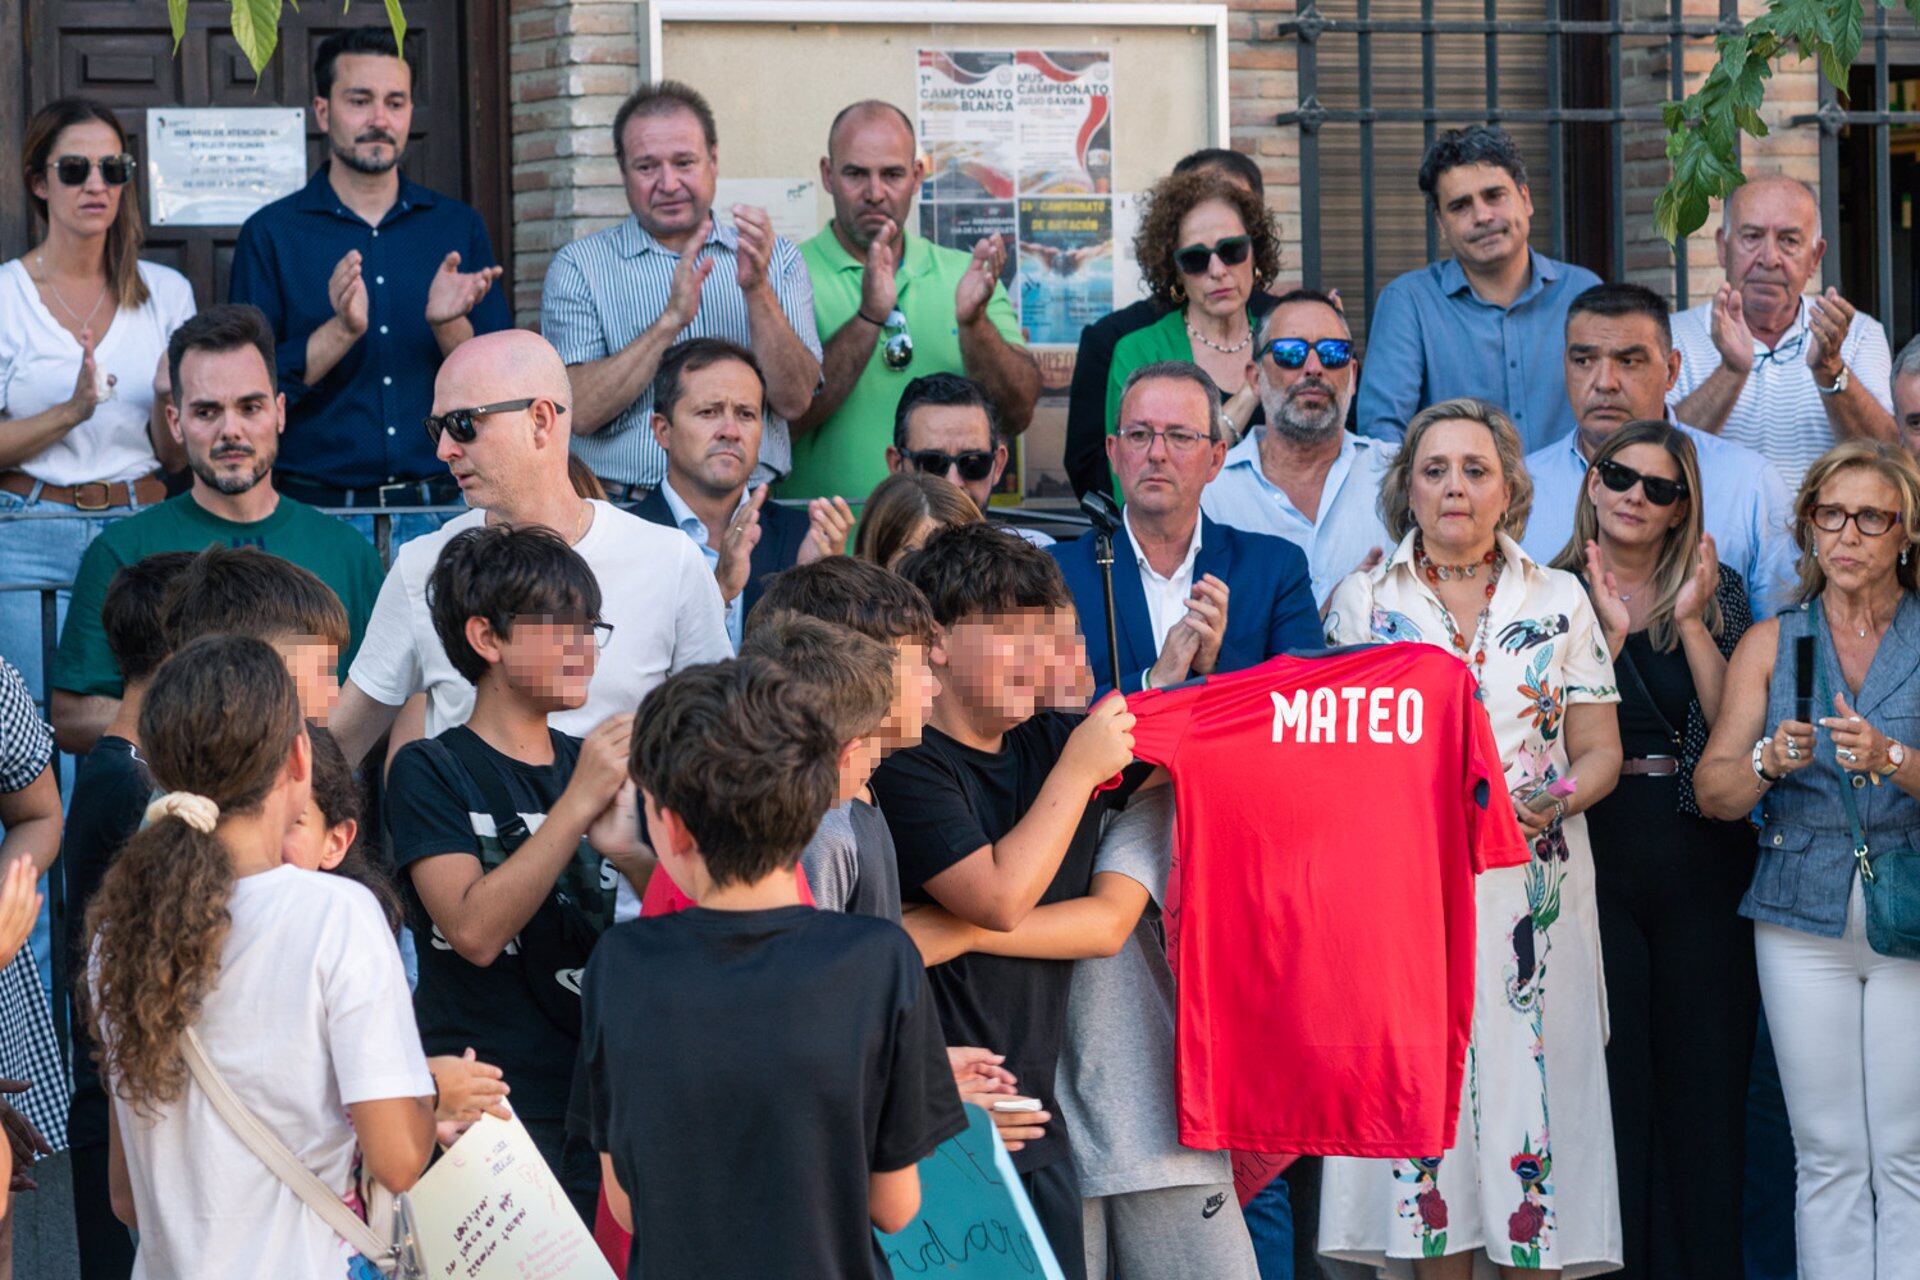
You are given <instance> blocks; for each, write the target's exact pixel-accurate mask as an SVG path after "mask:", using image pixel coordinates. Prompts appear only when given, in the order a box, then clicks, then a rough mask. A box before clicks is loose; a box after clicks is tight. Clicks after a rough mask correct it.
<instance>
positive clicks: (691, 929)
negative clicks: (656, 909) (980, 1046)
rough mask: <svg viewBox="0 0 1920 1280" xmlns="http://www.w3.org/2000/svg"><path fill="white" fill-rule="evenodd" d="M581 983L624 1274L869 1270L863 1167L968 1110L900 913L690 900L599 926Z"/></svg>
mask: <svg viewBox="0 0 1920 1280" xmlns="http://www.w3.org/2000/svg"><path fill="white" fill-rule="evenodd" d="M581 998H582V1001H583V1006H584V1009H583V1016H582V1031H581V1045H580V1054H581V1062H582V1067H583V1070H582V1077H583V1080H584V1093H585V1098H584V1105H585V1108H586V1110H587V1112H588V1117H589V1127H590V1130H591V1137H592V1142H593V1146H594V1149H595V1150H596V1151H602V1152H605V1153H607V1154H608V1155H610V1156H611V1157H612V1158H613V1167H614V1172H615V1173H616V1174H618V1175H619V1178H620V1185H621V1186H622V1187H623V1188H625V1190H626V1192H627V1195H628V1197H629V1198H630V1199H631V1201H632V1204H633V1245H632V1249H631V1251H630V1252H629V1253H628V1255H627V1270H626V1275H627V1277H628V1280H654V1278H656V1277H666V1278H668V1280H683V1277H688V1276H701V1277H713V1278H715V1280H725V1278H729V1277H739V1278H740V1280H780V1278H781V1277H793V1278H794V1280H815V1278H816V1277H827V1276H832V1277H835V1280H840V1278H842V1277H848V1278H851V1277H862V1278H867V1277H871V1280H886V1277H887V1276H888V1274H889V1272H888V1268H887V1264H886V1261H885V1259H884V1258H883V1256H882V1255H881V1253H880V1249H879V1245H878V1243H877V1241H876V1240H875V1237H874V1234H873V1229H872V1221H871V1219H870V1218H869V1217H868V1198H867V1178H868V1175H869V1174H870V1173H875V1172H879V1173H886V1172H891V1171H892V1170H895V1169H904V1168H906V1167H907V1166H909V1165H912V1164H915V1163H917V1162H918V1161H920V1160H921V1159H922V1158H924V1157H925V1156H927V1155H928V1154H930V1153H931V1152H932V1151H933V1149H934V1148H935V1147H936V1146H938V1145H939V1144H940V1143H942V1142H944V1141H946V1140H947V1139H948V1138H950V1137H952V1136H953V1135H955V1134H956V1133H958V1132H960V1130H962V1129H963V1128H965V1127H966V1120H965V1118H964V1115H963V1114H962V1112H961V1110H960V1106H961V1103H960V1098H959V1095H958V1094H957V1093H956V1092H955V1091H954V1086H953V1073H952V1069H951V1068H950V1067H949V1066H948V1064H947V1055H946V1049H945V1043H944V1041H943V1039H942V1037H941V1034H940V1023H939V1019H938V1017H937V1015H936V1013H935V1011H934V1008H933V1002H932V998H931V996H930V994H929V992H928V990H927V981H926V978H925V977H924V976H923V971H922V969H921V967H920V955H919V953H918V952H917V951H916V950H914V946H913V943H912V942H911V941H909V940H908V938H907V935H906V934H905V933H904V932H903V931H902V930H901V929H900V926H898V925H896V924H893V923H892V922H890V921H886V920H877V919H873V918H871V917H867V916H855V915H842V914H840V913H838V912H832V911H816V910H814V909H813V908H811V907H781V908H777V909H774V910H770V911H712V910H707V909H705V908H701V907H693V908H690V909H688V910H686V911H681V912H678V913H676V914H674V915H670V916H658V917H654V918H650V919H646V920H636V921H632V922H631V923H628V924H623V925H619V926H617V927H615V928H614V929H612V930H610V931H608V933H607V934H606V936H605V937H603V938H602V939H601V940H600V946H599V948H598V949H597V950H596V951H595V952H594V955H593V960H592V961H591V962H590V963H589V964H588V965H587V972H586V977H585V980H584V981H583V983H582V990H581Z"/></svg>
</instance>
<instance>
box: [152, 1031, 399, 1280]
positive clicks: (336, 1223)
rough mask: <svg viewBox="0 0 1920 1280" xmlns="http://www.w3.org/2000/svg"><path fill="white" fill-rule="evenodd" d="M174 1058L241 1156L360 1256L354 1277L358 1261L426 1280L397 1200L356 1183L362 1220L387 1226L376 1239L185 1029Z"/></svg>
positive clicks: (388, 1272)
mask: <svg viewBox="0 0 1920 1280" xmlns="http://www.w3.org/2000/svg"><path fill="white" fill-rule="evenodd" d="M180 1056H181V1057H183V1058H185V1059H186V1060H187V1070H188V1071H190V1072H191V1073H192V1074H193V1078H194V1080H195V1082H196V1083H198V1084H199V1086H200V1089H201V1092H203V1093H205V1094H206V1095H207V1101H209V1102H211V1103H212V1104H213V1109H214V1110H215V1111H217V1112H219V1113H220V1118H221V1119H222V1120H225V1121H226V1122H227V1127H228V1128H230V1129H232V1130H233V1132H234V1135H235V1136H236V1137H238V1138H239V1139H240V1141H241V1142H242V1143H243V1144H245V1146H246V1148H247V1150H249V1151H251V1152H253V1154H254V1155H255V1156H256V1157H257V1158H258V1159H259V1161H260V1163H261V1164H264V1165H266V1166H267V1169H268V1171H269V1172H271V1173H272V1174H273V1176H274V1177H276V1178H278V1179H280V1181H281V1182H283V1183H285V1184H286V1185H287V1186H288V1187H289V1188H291V1189H292V1191H293V1193H294V1194H295V1195H297V1196H299V1197H300V1199H301V1200H303V1201H305V1202H306V1206H307V1208H309V1209H311V1210H313V1211H314V1212H315V1213H316V1214H318V1215H320V1219H321V1221H323V1222H325V1223H326V1224H327V1225H328V1226H329V1227H331V1228H333V1232H334V1234H335V1235H337V1236H339V1237H340V1238H341V1239H342V1240H345V1241H346V1242H347V1245H348V1246H349V1247H350V1248H352V1249H353V1250H354V1251H355V1252H356V1253H358V1254H359V1255H360V1258H357V1259H355V1273H356V1274H358V1273H360V1272H361V1271H363V1270H364V1268H362V1267H360V1266H359V1263H360V1260H361V1259H364V1260H366V1261H367V1262H369V1263H371V1264H372V1266H373V1267H374V1268H376V1269H377V1272H378V1274H380V1275H382V1276H389V1277H392V1278H393V1280H426V1272H425V1270H424V1269H422V1267H421V1266H420V1258H419V1251H418V1249H417V1247H416V1245H415V1242H414V1230H413V1212H412V1209H411V1208H410V1207H409V1205H408V1204H407V1198H406V1197H405V1196H403V1195H401V1196H396V1195H394V1194H393V1193H392V1192H390V1191H387V1190H386V1189H385V1188H384V1187H380V1186H379V1184H378V1183H376V1182H375V1181H374V1180H373V1179H372V1178H371V1177H367V1178H365V1179H364V1180H363V1182H362V1198H363V1200H364V1202H365V1204H366V1206H367V1216H368V1218H369V1219H371V1220H372V1221H374V1222H381V1221H384V1222H387V1223H390V1224H391V1226H390V1228H389V1231H388V1234H387V1237H386V1238H385V1239H382V1238H381V1234H380V1232H378V1231H377V1230H375V1229H374V1227H373V1226H372V1225H371V1223H369V1222H362V1221H361V1220H360V1217H359V1215H358V1214H356V1213H354V1211H353V1210H352V1209H350V1208H348V1207H347V1204H346V1202H345V1201H344V1200H342V1199H341V1198H340V1197H339V1196H337V1195H335V1194H334V1193H333V1192H332V1191H329V1190H328V1189H327V1185H326V1184H325V1183H324V1182H322V1181H320V1179H319V1177H318V1176H316V1175H315V1174H314V1172H313V1170H311V1169H309V1168H307V1166H306V1165H304V1164H302V1163H301V1162H300V1158H299V1157H298V1156H296V1155H294V1154H293V1152H291V1151H289V1150H287V1144H286V1143H284V1142H282V1141H280V1139H279V1138H278V1137H276V1136H274V1133H273V1131H272V1130H271V1129H269V1128H267V1126H266V1125H265V1124H263V1123H262V1122H261V1120H260V1117H259V1116H256V1115H255V1114H254V1113H253V1111H252V1110H251V1109H250V1108H249V1107H248V1106H247V1104H246V1103H244V1102H242V1101H241V1100H240V1095H239V1094H237V1093H235V1092H234V1091H233V1086H232V1085H230V1084H228V1083H227V1079H226V1077H225V1076H223V1075H221V1074H220V1069H219V1068H218V1067H216V1066H214V1065H213V1060H212V1059H211V1058H209V1057H208V1056H207V1050H206V1046H204V1045H202V1044H201V1043H200V1037H199V1035H198V1034H197V1033H195V1031H194V1029H193V1028H192V1027H188V1028H187V1031H186V1035H185V1036H184V1037H183V1038H182V1040H181V1044H180Z"/></svg>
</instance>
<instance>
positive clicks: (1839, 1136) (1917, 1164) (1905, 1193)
mask: <svg viewBox="0 0 1920 1280" xmlns="http://www.w3.org/2000/svg"><path fill="white" fill-rule="evenodd" d="M1865 912H1866V908H1865V904H1864V902H1863V900H1862V898H1861V892H1860V881H1859V880H1858V879H1857V878H1856V879H1855V880H1854V883H1853V896H1852V901H1851V902H1850V903H1849V904H1848V906H1847V931H1846V934H1845V935H1844V936H1842V937H1839V938H1822V937H1817V936H1816V935H1814V934H1811V933H1803V932H1801V931H1800V930H1797V929H1788V928H1783V927H1781V926H1779V925H1772V924H1757V925H1755V926H1754V946H1755V950H1756V953H1757V954H1758V956H1759V961H1760V994H1761V997H1762V998H1763V999H1764V1000H1765V1001H1766V1007H1767V1025H1768V1026H1769V1027H1770V1028H1772V1031H1773V1047H1774V1053H1775V1054H1776V1056H1777V1057H1778V1058H1779V1062H1780V1083H1781V1085H1782V1087H1783V1089H1784V1090H1785V1093H1786V1097H1787V1114H1788V1118H1789V1119H1790V1121H1791V1122H1792V1126H1793V1145H1794V1149H1795V1152H1796V1158H1795V1165H1796V1169H1797V1174H1798V1176H1797V1178H1796V1194H1795V1212H1794V1225H1795V1228H1796V1230H1797V1232H1798V1235H1799V1253H1800V1280H1906V1278H1907V1277H1912V1276H1915V1275H1920V961H1916V960H1893V959H1888V958H1887V957H1886V956H1883V955H1880V954H1878V953H1876V952H1875V951H1874V950H1873V949H1872V948H1871V947H1869V946H1868V945H1867V937H1866V914H1865Z"/></svg>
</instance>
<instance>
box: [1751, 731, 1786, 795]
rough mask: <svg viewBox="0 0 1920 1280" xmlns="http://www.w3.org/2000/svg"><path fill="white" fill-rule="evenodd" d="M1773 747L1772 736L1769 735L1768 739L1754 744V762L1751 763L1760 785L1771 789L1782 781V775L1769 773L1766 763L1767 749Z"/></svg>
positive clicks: (1765, 738)
mask: <svg viewBox="0 0 1920 1280" xmlns="http://www.w3.org/2000/svg"><path fill="white" fill-rule="evenodd" d="M1772 745H1773V735H1772V734H1768V735H1767V736H1766V737H1764V738H1762V739H1760V741H1758V742H1756V743H1754V744H1753V757H1752V760H1751V761H1750V763H1751V764H1752V765H1753V776H1754V777H1756V778H1758V779H1759V780H1760V784H1761V785H1762V786H1763V787H1770V786H1772V785H1773V784H1774V783H1776V782H1778V781H1780V775H1778V774H1773V773H1768V772H1767V766H1766V763H1765V761H1766V755H1767V748H1768V747H1770V746H1772Z"/></svg>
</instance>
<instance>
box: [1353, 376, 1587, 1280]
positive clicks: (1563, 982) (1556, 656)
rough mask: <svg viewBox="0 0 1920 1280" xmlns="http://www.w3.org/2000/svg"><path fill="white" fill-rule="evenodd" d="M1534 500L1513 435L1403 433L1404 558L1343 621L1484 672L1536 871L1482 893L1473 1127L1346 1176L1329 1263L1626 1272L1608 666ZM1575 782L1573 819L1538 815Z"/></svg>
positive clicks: (1430, 412)
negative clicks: (1598, 848) (1613, 973)
mask: <svg viewBox="0 0 1920 1280" xmlns="http://www.w3.org/2000/svg"><path fill="white" fill-rule="evenodd" d="M1532 488H1533V487H1532V484H1531V483H1530V482H1529V481H1528V479H1527V475H1526V471H1525V470H1524V468H1523V467H1522V465H1521V454H1520V439H1519V436H1518V435H1517V434H1516V432H1515V431H1514V428H1513V424H1512V423H1511V422H1510V421H1509V420H1508V419H1507V416H1506V415H1505V414H1503V413H1501V412H1500V411H1499V410H1498V409H1495V408H1494V407H1493V406H1491V405H1488V404H1485V403H1483V402H1481V401H1478V400H1450V401H1444V402H1442V403H1440V404H1437V405H1434V406H1433V407H1431V408H1429V409H1426V410H1424V411H1422V412H1421V413H1420V414H1418V415H1417V416H1416V417H1415V418H1414V420H1413V421H1412V422H1411V423H1409V424H1408V426H1407V438H1406V442H1405V443H1404V444H1403V445H1401V447H1400V453H1399V455H1398V456H1397V457H1396V458H1395V460H1394V463H1393V465H1392V467H1391V468H1389V470H1388V472H1387V475H1386V477H1385V479H1384V481H1383V483H1382V485H1381V489H1380V516H1381V519H1382V520H1383V521H1384V522H1385V523H1386V526H1387V529H1388V531H1389V533H1391V534H1392V535H1393V536H1394V537H1396V538H1398V539H1399V546H1398V548H1397V549H1396V550H1395V551H1394V553H1393V554H1392V555H1391V556H1390V557H1389V559H1388V560H1387V562H1386V563H1385V564H1383V565H1381V566H1380V567H1379V568H1377V569H1373V570H1370V571H1362V572H1359V573H1355V574H1353V575H1351V576H1349V577H1348V578H1347V579H1346V580H1345V581H1343V582H1342V583H1341V584H1340V585H1339V586H1338V587H1336V588H1334V592H1333V595H1332V597H1331V598H1330V599H1329V601H1328V605H1327V619H1326V622H1327V634H1328V638H1329V639H1330V640H1331V641H1332V642H1333V643H1335V644H1371V643H1391V642H1396V641H1412V642H1420V643H1425V644H1432V645H1438V646H1439V647H1440V648H1443V649H1446V650H1447V651H1448V652H1450V653H1453V654H1456V655H1458V656H1459V657H1460V659H1461V660H1462V661H1464V662H1466V663H1467V664H1468V665H1469V666H1471V667H1472V669H1473V672H1474V675H1475V677H1476V679H1477V681H1478V683H1479V687H1480V699H1481V701H1482V702H1484V703H1485V704H1486V709H1487V717H1488V719H1489V721H1490V722H1491V724H1492V727H1493V732H1494V736H1495V738H1496V739H1497V740H1498V742H1499V744H1500V754H1501V758H1502V759H1503V760H1504V761H1505V762H1506V767H1507V785H1508V787H1509V788H1510V789H1511V791H1512V793H1513V807H1514V813H1515V815H1516V817H1517V818H1518V819H1519V822H1520V826H1521V830H1522V831H1523V833H1524V834H1525V835H1526V836H1527V837H1528V839H1529V842H1530V843H1531V845H1532V847H1533V858H1532V860H1531V861H1530V862H1528V863H1527V864H1526V865H1524V866H1519V867H1503V868H1496V869H1494V870H1491V871H1487V872H1485V873H1484V874H1482V875H1481V876H1480V877H1479V879H1478V883H1477V885H1476V886H1475V902H1476V907H1477V913H1478V921H1477V926H1476V936H1477V943H1476V955H1475V964H1474V1009H1473V1039H1472V1043H1471V1047H1470V1048H1469V1049H1468V1052H1467V1061H1466V1071H1465V1075H1464V1079H1463V1097H1462V1099H1461V1107H1460V1127H1459V1130H1458V1132H1457V1134H1456V1136H1455V1140H1454V1145H1453V1146H1452V1148H1451V1149H1450V1150H1448V1151H1446V1152H1439V1151H1433V1152H1418V1153H1412V1152H1410V1153H1409V1155H1418V1156H1422V1157H1424V1158H1421V1159H1406V1160H1358V1159H1350V1158H1329V1159H1328V1160H1327V1162H1326V1166H1325V1175H1324V1178H1325V1181H1324V1185H1323V1187H1322V1191H1321V1219H1320V1250H1321V1252H1322V1253H1326V1254H1329V1255H1331V1256H1333V1257H1337V1258H1342V1259H1345V1260H1347V1261H1352V1262H1367V1263H1371V1264H1373V1265H1374V1266H1380V1267H1385V1268H1386V1269H1387V1270H1388V1271H1389V1272H1391V1273H1392V1274H1393V1275H1396V1276H1404V1275H1408V1274H1411V1275H1413V1276H1416V1277H1418V1278H1419V1280H1466V1277H1469V1276H1472V1277H1480V1278H1483V1280H1491V1278H1492V1277H1494V1276H1496V1275H1499V1276H1502V1277H1506V1278H1507V1280H1521V1278H1523V1277H1531V1278H1535V1280H1537V1278H1539V1277H1542V1276H1544V1275H1549V1274H1552V1275H1559V1276H1564V1277H1566V1278H1567V1280H1574V1278H1575V1277H1579V1276H1589V1275H1597V1274H1599V1273H1601V1272H1606V1271H1612V1270H1615V1269H1617V1268H1618V1267H1619V1266H1620V1262H1621V1253H1622V1250H1621V1237H1620V1195H1619V1188H1618V1184H1617V1180H1616V1178H1615V1175H1614V1146H1613V1121H1612V1107H1611V1104H1610V1102H1609V1095H1608V1093H1607V1070H1606V1057H1605V1043H1606V993H1605V989H1604V986H1603V984H1602V980H1601V975H1600V925H1599V913H1598V908H1597V904H1596V901H1595V898H1594V884H1593V856H1592V853H1591V851H1590V850H1589V848H1588V846H1587V828H1586V819H1585V818H1584V817H1581V816H1580V815H1581V812H1582V811H1583V810H1585V809H1586V808H1588V807H1589V806H1591V805H1592V804H1594V803H1595V802H1596V801H1598V800H1600V799H1601V798H1602V797H1604V796H1605V795H1606V794H1607V793H1608V792H1610V791H1612V790H1613V786H1614V783H1615V782H1616V781H1618V779H1619V774H1620V731H1619V725H1618V723H1617V721H1616V718H1615V713H1614V709H1613V706H1612V705H1611V704H1612V703H1615V702H1618V701H1619V694H1618V693H1617V692H1616V691H1615V689H1614V679H1613V664H1612V662H1611V660H1610V659H1609V658H1608V656H1607V648H1606V645H1605V642H1604V641H1603V639H1602V637H1601V633H1600V628H1599V624H1598V622H1597V621H1596V620H1595V617H1594V612H1593V605H1592V603H1591V601H1590V600H1589V599H1588V596H1587V593H1586V591H1585V589H1584V588H1582V587H1581V585H1580V581H1579V579H1577V578H1575V577H1574V576H1573V575H1572V574H1570V573H1564V572H1562V571H1560V570H1558V569H1548V568H1544V567H1542V566H1540V565H1538V564H1535V563H1534V562H1533V561H1532V560H1530V559H1528V558H1527V554H1526V552H1524V551H1522V550H1521V549H1520V546H1519V543H1518V542H1516V541H1515V538H1516V537H1517V536H1518V535H1519V534H1520V532H1521V531H1522V530H1524V529H1525V528H1526V521H1527V511H1528V507H1529V505H1530V503H1531V500H1532ZM1559 780H1572V781H1574V782H1576V783H1577V785H1576V786H1575V787H1574V789H1573V790H1572V792H1571V794H1568V795H1565V796H1563V797H1556V796H1553V795H1552V794H1551V793H1547V794H1544V795H1540V799H1539V801H1538V803H1536V804H1529V803H1528V801H1529V800H1530V799H1532V798H1533V797H1535V796H1536V795H1537V794H1539V793H1541V792H1542V791H1543V790H1544V788H1546V786H1547V784H1549V783H1552V782H1555V781H1559Z"/></svg>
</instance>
